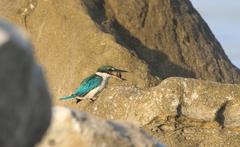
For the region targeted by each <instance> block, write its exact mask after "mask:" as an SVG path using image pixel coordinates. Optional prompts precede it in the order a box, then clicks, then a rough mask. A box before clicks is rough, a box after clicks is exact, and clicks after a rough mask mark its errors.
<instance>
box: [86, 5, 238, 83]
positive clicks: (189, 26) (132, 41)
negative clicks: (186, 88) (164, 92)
mask: <svg viewBox="0 0 240 147" xmlns="http://www.w3.org/2000/svg"><path fill="white" fill-rule="evenodd" d="M82 1H83V4H84V5H85V6H86V9H87V11H88V13H89V14H90V16H91V17H92V19H93V20H94V21H95V22H96V23H97V24H98V25H99V26H100V28H101V29H102V30H103V31H105V32H108V33H110V34H112V35H113V36H114V37H115V39H116V41H117V42H118V43H119V44H121V45H122V46H124V47H126V48H127V49H129V51H131V52H134V53H135V54H136V55H137V57H138V58H139V59H141V60H144V61H145V62H146V63H147V65H148V67H149V69H150V71H151V74H152V75H155V76H158V77H161V78H166V77H171V76H183V77H194V78H200V79H208V80H212V81H219V82H226V83H239V82H240V74H239V73H240V72H239V70H238V69H237V68H236V67H235V66H233V65H232V63H231V62H230V61H229V59H228V58H227V56H226V55H225V53H224V51H223V49H222V47H221V45H220V44H219V42H218V41H217V40H216V38H215V37H214V35H213V34H212V32H211V30H210V29H209V27H208V25H207V24H206V23H205V22H204V20H203V19H202V18H201V16H200V15H199V14H198V12H197V11H196V10H195V9H194V8H193V6H192V4H191V2H190V1H189V0H183V1H182V0H154V1H152V0H129V1H122V0H82Z"/></svg>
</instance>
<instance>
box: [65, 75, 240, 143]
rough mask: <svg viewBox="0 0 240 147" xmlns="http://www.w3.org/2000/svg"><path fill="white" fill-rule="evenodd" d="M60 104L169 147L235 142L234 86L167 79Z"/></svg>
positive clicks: (238, 89) (239, 97)
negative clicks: (138, 130) (135, 129)
mask: <svg viewBox="0 0 240 147" xmlns="http://www.w3.org/2000/svg"><path fill="white" fill-rule="evenodd" d="M62 105H66V106H71V107H73V108H76V109H79V110H82V111H86V112H89V113H91V114H93V115H95V116H98V117H100V118H105V119H113V120H126V121H130V122H132V123H133V124H135V125H137V126H139V127H142V128H144V129H145V130H148V132H149V133H150V134H152V135H154V136H155V137H157V138H158V139H160V140H161V142H163V143H164V144H167V145H170V146H197V145H201V146H206V145H209V146H228V145H229V144H230V145H235V144H238V143H240V139H238V136H239V132H238V130H239V128H240V119H239V118H240V110H239V109H238V108H239V107H238V106H239V105H240V86H239V85H238V84H235V85H234V84H221V83H217V82H208V81H204V80H196V79H187V78H177V77H175V78H174V77H173V78H168V79H165V80H163V81H162V82H161V83H160V84H159V85H158V86H156V87H153V88H151V89H145V90H142V89H139V88H136V87H134V86H127V85H125V84H122V85H119V84H116V85H111V87H108V88H107V89H106V90H104V91H103V92H102V93H101V94H100V95H99V97H98V98H97V99H96V100H95V101H94V102H91V101H90V100H89V101H88V100H84V101H81V102H80V103H79V104H75V100H69V101H67V102H66V101H63V102H62ZM209 135H211V136H212V137H211V138H208V136H209Z"/></svg>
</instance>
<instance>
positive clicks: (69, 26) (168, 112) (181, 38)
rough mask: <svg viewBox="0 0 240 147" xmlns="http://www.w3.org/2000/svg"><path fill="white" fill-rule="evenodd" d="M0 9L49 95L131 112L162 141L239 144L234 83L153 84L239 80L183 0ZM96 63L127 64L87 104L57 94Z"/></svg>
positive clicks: (35, 3)
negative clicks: (20, 31) (21, 37)
mask: <svg viewBox="0 0 240 147" xmlns="http://www.w3.org/2000/svg"><path fill="white" fill-rule="evenodd" d="M0 8H1V9H0V14H1V16H3V17H5V18H8V19H10V20H11V21H13V22H16V23H17V24H19V25H21V26H22V27H25V28H26V29H27V31H28V32H29V34H30V35H31V38H32V40H33V43H34V45H35V46H36V48H37V49H36V50H35V51H36V54H37V58H38V60H39V61H40V63H42V64H43V65H44V66H45V68H46V71H47V78H48V79H49V82H50V88H51V90H52V92H53V94H54V96H55V99H54V103H55V104H61V105H67V106H70V107H74V108H77V109H80V110H85V111H87V112H90V113H92V114H94V115H96V116H98V117H102V118H107V119H121V120H128V121H131V122H133V123H134V124H136V125H138V126H140V127H143V128H144V129H145V130H148V131H149V132H150V133H151V134H152V135H154V136H156V137H157V138H159V139H160V140H161V141H164V142H165V143H166V144H167V145H169V146H184V147H185V146H239V143H240V135H239V125H240V123H239V122H240V121H239V119H240V112H239V109H238V108H239V105H240V102H239V97H240V96H239V85H229V84H219V83H214V82H210V83H209V82H206V81H198V80H193V79H182V78H170V79H167V80H164V81H163V82H161V84H160V85H158V84H159V82H160V81H161V79H165V78H168V77H171V76H183V77H191V78H198V79H205V80H211V81H218V82H226V83H240V74H239V69H237V68H236V67H234V66H233V65H232V64H231V62H230V61H229V59H228V58H227V57H226V55H225V53H224V51H223V49H222V47H221V45H220V44H219V43H218V41H217V40H216V39H215V37H214V35H213V34H212V33H211V31H210V29H209V27H208V26H207V24H206V23H205V22H204V21H203V20H202V18H201V16H200V15H199V14H198V13H197V12H196V10H195V9H194V8H193V7H192V5H191V3H190V1H189V0H129V1H122V0H54V1H52V0H15V1H8V0H2V1H0ZM102 64H110V65H113V66H116V67H121V68H123V69H125V70H128V71H129V72H128V73H127V74H126V75H124V76H126V77H125V78H126V79H128V81H127V83H125V84H123V83H120V82H118V81H116V80H115V81H113V80H111V82H110V87H109V88H108V89H106V90H105V91H104V92H103V93H102V94H101V95H100V96H99V98H98V99H97V101H95V102H94V103H89V102H88V101H83V102H82V103H80V105H76V104H75V102H72V101H68V102H60V101H58V98H59V97H60V96H63V95H67V94H70V93H71V92H72V91H73V90H74V89H75V88H76V87H77V86H78V85H79V82H80V81H81V80H82V79H83V78H84V77H86V76H87V75H89V74H91V73H93V72H95V70H96V69H97V67H99V66H100V65H102ZM156 85H158V86H156ZM151 86H156V87H153V88H151V89H146V88H147V87H151ZM139 87H140V88H144V90H142V89H140V88H139ZM41 102H42V101H41ZM209 136H211V137H209ZM74 140H77V139H74ZM78 141H79V144H81V143H84V142H83V141H82V140H78ZM51 143H54V141H50V144H51Z"/></svg>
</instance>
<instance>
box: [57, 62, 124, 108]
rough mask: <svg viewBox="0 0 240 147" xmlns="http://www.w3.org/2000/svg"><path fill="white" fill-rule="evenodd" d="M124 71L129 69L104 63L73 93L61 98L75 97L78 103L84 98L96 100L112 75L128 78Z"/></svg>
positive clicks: (113, 76)
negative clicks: (124, 75)
mask: <svg viewBox="0 0 240 147" xmlns="http://www.w3.org/2000/svg"><path fill="white" fill-rule="evenodd" d="M123 72H127V71H126V70H121V69H117V68H115V67H113V66H110V65H103V66H101V67H99V68H98V69H97V71H96V73H95V74H92V75H90V76H88V77H87V78H85V79H84V80H83V81H82V82H81V83H80V86H79V87H78V88H77V89H76V90H75V91H74V92H73V93H72V94H71V95H69V96H64V97H61V98H60V100H68V99H73V98H75V99H76V104H77V103H79V102H80V101H82V100H83V99H90V100H91V101H94V100H95V99H96V96H97V95H98V94H99V93H100V92H102V91H103V89H104V88H105V87H106V86H107V84H108V80H109V78H110V77H112V78H117V79H119V80H126V79H124V78H122V74H121V73H123Z"/></svg>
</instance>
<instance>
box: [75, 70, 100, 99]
mask: <svg viewBox="0 0 240 147" xmlns="http://www.w3.org/2000/svg"><path fill="white" fill-rule="evenodd" d="M102 80H103V79H102V77H100V76H98V75H96V74H94V75H91V76H89V77H87V78H86V79H84V80H83V81H82V82H81V84H80V86H79V87H78V88H77V89H76V90H75V92H74V95H76V96H80V97H83V96H85V95H86V94H87V93H88V92H90V91H91V90H92V89H94V88H96V87H98V86H99V85H100V84H101V82H102Z"/></svg>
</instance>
